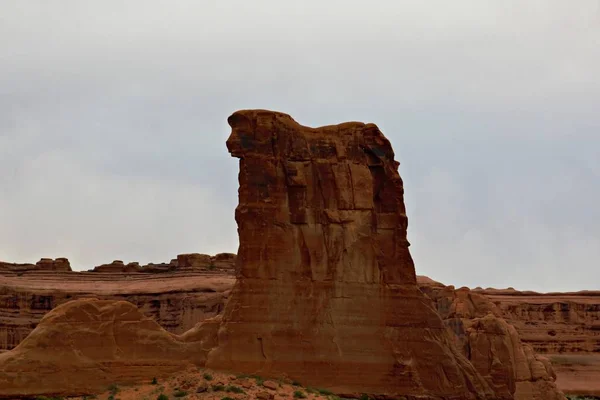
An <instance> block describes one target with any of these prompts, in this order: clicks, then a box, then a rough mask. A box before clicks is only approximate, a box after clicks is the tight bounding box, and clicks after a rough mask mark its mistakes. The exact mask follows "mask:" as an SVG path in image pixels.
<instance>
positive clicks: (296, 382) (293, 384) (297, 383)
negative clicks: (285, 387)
mask: <svg viewBox="0 0 600 400" xmlns="http://www.w3.org/2000/svg"><path fill="white" fill-rule="evenodd" d="M292 386H301V385H300V382H298V381H293V382H292Z"/></svg>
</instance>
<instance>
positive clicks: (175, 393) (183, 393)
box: [173, 389, 187, 398]
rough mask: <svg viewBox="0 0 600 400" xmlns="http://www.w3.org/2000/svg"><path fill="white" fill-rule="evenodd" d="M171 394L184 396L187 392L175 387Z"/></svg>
mask: <svg viewBox="0 0 600 400" xmlns="http://www.w3.org/2000/svg"><path fill="white" fill-rule="evenodd" d="M173 396H175V397H177V398H179V397H185V396H187V392H184V391H183V390H180V389H176V390H175V392H173Z"/></svg>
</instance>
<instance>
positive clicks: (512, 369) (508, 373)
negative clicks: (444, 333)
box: [420, 279, 565, 400]
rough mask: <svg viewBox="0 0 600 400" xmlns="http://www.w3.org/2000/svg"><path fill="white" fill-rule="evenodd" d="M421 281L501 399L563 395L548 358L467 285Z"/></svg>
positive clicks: (558, 398)
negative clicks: (446, 284)
mask: <svg viewBox="0 0 600 400" xmlns="http://www.w3.org/2000/svg"><path fill="white" fill-rule="evenodd" d="M420 283H421V285H420V287H421V290H422V291H423V292H424V293H426V294H427V295H428V296H429V297H430V298H431V299H433V300H434V302H435V304H436V306H437V309H438V311H439V312H440V314H441V316H442V318H444V320H445V322H446V324H447V326H448V328H449V330H451V331H452V332H453V333H454V334H455V336H456V339H457V343H458V344H459V347H460V348H462V349H463V351H464V354H465V355H466V356H467V357H468V358H469V360H470V361H471V363H472V364H473V366H474V367H475V369H477V371H478V372H479V373H480V374H481V375H483V376H484V377H485V379H486V380H487V381H488V383H489V384H490V385H491V386H492V388H493V389H494V391H495V392H496V394H497V395H498V396H500V398H504V399H512V398H513V397H514V398H515V399H517V400H526V399H537V400H542V399H550V400H563V399H565V397H564V395H563V393H562V392H560V391H559V390H558V389H557V387H556V384H555V383H554V381H555V379H556V375H555V373H554V371H553V369H552V366H551V364H550V362H549V361H548V359H546V358H544V357H540V356H537V355H536V354H535V353H534V351H533V349H532V348H531V346H529V345H527V344H524V343H522V342H521V339H520V338H519V334H518V333H517V330H516V329H515V327H514V326H512V325H510V324H508V323H507V322H506V321H505V320H504V319H503V318H502V317H501V316H502V311H501V310H500V309H499V308H498V307H497V306H496V305H495V304H494V303H492V302H491V301H490V299H489V298H487V297H486V296H484V295H482V294H480V292H479V291H478V292H473V291H470V290H469V289H467V288H460V289H457V290H455V289H454V288H453V287H444V286H443V285H441V284H437V285H432V284H431V282H429V280H426V279H421V280H420Z"/></svg>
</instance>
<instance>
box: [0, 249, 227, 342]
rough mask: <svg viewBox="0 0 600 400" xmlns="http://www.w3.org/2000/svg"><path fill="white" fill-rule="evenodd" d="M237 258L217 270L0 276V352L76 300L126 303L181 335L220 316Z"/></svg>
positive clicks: (221, 262) (224, 260) (223, 262)
mask: <svg viewBox="0 0 600 400" xmlns="http://www.w3.org/2000/svg"><path fill="white" fill-rule="evenodd" d="M233 262H235V258H231V257H224V256H223V258H222V259H221V260H216V261H214V264H216V267H215V269H214V270H210V269H208V268H207V269H202V268H196V269H194V268H187V267H184V268H182V269H181V270H175V271H171V272H169V273H161V274H159V273H122V272H105V273H102V272H93V273H91V272H55V271H52V272H50V271H47V272H42V271H38V270H36V271H29V272H25V273H20V272H19V273H14V272H10V273H8V272H4V273H2V272H0V352H1V351H4V350H10V349H12V348H14V347H16V346H17V345H18V344H19V343H20V342H21V341H22V340H23V339H24V338H25V337H26V336H27V335H28V334H29V333H30V332H31V331H32V330H33V329H34V328H35V327H36V325H37V323H38V322H39V321H40V320H41V318H42V317H43V316H44V315H45V314H46V313H47V312H49V311H50V310H52V309H53V308H54V307H56V306H58V305H60V304H63V303H65V302H68V301H70V300H74V299H81V298H88V297H96V298H99V299H104V300H126V301H129V302H131V303H133V304H135V305H136V306H137V307H138V308H139V309H140V311H141V312H142V313H143V314H144V315H146V316H148V317H152V318H154V319H155V320H156V321H157V322H158V323H159V324H160V325H161V326H162V327H163V328H165V329H166V330H168V331H169V332H172V333H176V334H180V333H183V332H185V331H187V330H188V329H190V328H192V327H193V326H194V325H196V324H197V323H198V322H200V321H202V320H204V319H206V318H210V317H213V316H215V315H217V314H219V313H220V312H221V311H222V310H223V308H224V305H225V300H226V298H227V296H228V294H229V291H230V289H231V287H232V286H233V281H234V277H233V269H234V265H233Z"/></svg>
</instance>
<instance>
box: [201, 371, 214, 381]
mask: <svg viewBox="0 0 600 400" xmlns="http://www.w3.org/2000/svg"><path fill="white" fill-rule="evenodd" d="M202 376H203V377H204V379H206V380H207V381H212V379H213V377H212V375H211V374H209V373H208V372H205V373H204V375H202Z"/></svg>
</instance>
